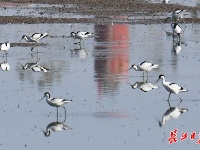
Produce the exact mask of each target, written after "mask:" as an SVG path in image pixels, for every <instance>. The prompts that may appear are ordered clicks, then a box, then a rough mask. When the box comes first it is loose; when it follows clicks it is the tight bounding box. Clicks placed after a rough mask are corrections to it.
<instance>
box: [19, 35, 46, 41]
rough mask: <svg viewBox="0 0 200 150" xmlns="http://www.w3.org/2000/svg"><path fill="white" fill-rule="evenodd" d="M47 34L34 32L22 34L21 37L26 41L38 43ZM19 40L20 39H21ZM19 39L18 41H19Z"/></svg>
mask: <svg viewBox="0 0 200 150" xmlns="http://www.w3.org/2000/svg"><path fill="white" fill-rule="evenodd" d="M46 36H48V34H47V33H34V34H33V35H31V36H26V35H23V36H22V39H21V40H23V39H25V40H26V42H33V43H39V40H41V39H43V38H44V37H46ZM21 40H20V41H21ZM20 41H19V42H20Z"/></svg>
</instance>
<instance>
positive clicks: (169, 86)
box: [0, 9, 188, 136]
mask: <svg viewBox="0 0 200 150" xmlns="http://www.w3.org/2000/svg"><path fill="white" fill-rule="evenodd" d="M184 11H185V10H180V9H176V10H175V11H174V12H173V13H172V16H171V17H168V18H166V20H168V19H170V20H172V21H173V23H172V24H171V28H172V32H173V38H174V36H177V37H178V38H177V40H178V42H179V43H180V40H181V39H180V35H181V27H180V26H179V24H178V22H179V20H180V19H181V18H182V13H183V12H184ZM47 36H48V34H47V33H34V34H33V35H31V36H26V35H23V36H22V39H21V40H20V41H22V40H23V39H24V40H25V41H26V42H30V43H39V41H40V40H41V39H43V38H45V37H47ZM69 37H72V38H74V39H79V40H80V41H79V42H78V43H74V44H81V42H82V40H83V39H84V38H88V37H92V33H90V32H80V31H78V32H76V33H75V32H71V35H70V36H69ZM20 41H19V42H20ZM9 49H10V42H5V43H3V44H1V47H0V50H1V51H4V53H6V55H7V54H8V50H9ZM20 65H21V66H22V69H24V70H26V69H32V70H33V71H36V72H40V71H43V72H48V70H49V69H47V68H45V67H43V66H41V65H39V64H38V62H36V63H27V64H25V65H22V64H20ZM4 68H5V70H9V68H8V67H7V68H6V67H4ZM155 68H158V65H157V64H152V63H150V62H147V61H144V62H142V63H140V64H139V65H135V64H134V65H132V66H131V68H130V69H135V70H136V71H143V75H144V72H146V74H147V77H148V72H149V71H151V70H152V69H155ZM130 69H129V70H130ZM159 79H161V80H162V84H163V86H164V87H165V89H166V90H167V91H168V92H169V97H168V100H169V98H170V95H171V93H175V94H176V95H178V94H179V93H180V92H187V91H188V90H186V89H184V88H183V87H181V86H179V85H178V84H175V83H172V82H167V81H166V80H165V76H164V75H160V76H159ZM159 79H158V80H159ZM158 80H157V81H158ZM157 81H156V83H157ZM137 86H139V87H140V88H141V89H142V90H143V91H148V90H149V89H151V88H157V87H156V86H149V87H151V88H149V87H148V88H145V86H143V84H140V83H136V84H134V85H132V87H133V88H136V87H137ZM45 97H46V102H47V103H48V104H49V105H50V106H52V107H56V108H57V112H58V107H63V108H64V110H65V107H64V106H63V105H64V104H66V103H69V102H72V100H67V99H62V98H51V97H50V93H48V92H45V93H44V97H43V98H42V99H44V98H45ZM178 97H179V98H180V100H181V101H182V99H181V97H180V96H179V95H178ZM42 99H41V100H42ZM185 111H186V110H185V109H180V108H179V107H175V108H173V109H172V107H171V106H170V109H169V110H168V111H167V112H166V113H165V114H164V116H163V119H162V121H161V122H160V125H161V126H163V125H164V124H165V122H166V120H168V119H169V118H170V117H172V118H173V117H174V118H175V117H178V116H179V115H180V114H181V113H183V112H185ZM65 115H66V110H65ZM48 134H49V131H46V132H45V135H47V136H48Z"/></svg>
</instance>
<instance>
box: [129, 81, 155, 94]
mask: <svg viewBox="0 0 200 150" xmlns="http://www.w3.org/2000/svg"><path fill="white" fill-rule="evenodd" d="M130 85H131V87H132V89H136V88H138V89H140V90H141V91H143V92H149V91H151V90H153V89H157V88H158V87H157V86H156V85H155V84H153V83H150V82H135V83H134V84H130Z"/></svg>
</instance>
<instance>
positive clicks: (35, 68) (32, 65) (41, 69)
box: [19, 50, 49, 72]
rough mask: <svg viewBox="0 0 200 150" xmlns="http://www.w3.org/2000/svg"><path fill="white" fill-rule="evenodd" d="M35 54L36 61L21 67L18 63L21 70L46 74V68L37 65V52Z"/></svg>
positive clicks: (38, 59)
mask: <svg viewBox="0 0 200 150" xmlns="http://www.w3.org/2000/svg"><path fill="white" fill-rule="evenodd" d="M36 54H37V61H36V62H31V63H26V64H25V65H22V64H20V63H19V64H20V65H21V67H22V69H23V70H27V69H30V70H32V71H34V72H48V71H49V69H48V68H46V67H44V66H42V65H39V61H40V58H39V56H38V50H37V53H36Z"/></svg>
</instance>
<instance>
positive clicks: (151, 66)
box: [129, 61, 158, 76]
mask: <svg viewBox="0 0 200 150" xmlns="http://www.w3.org/2000/svg"><path fill="white" fill-rule="evenodd" d="M155 68H158V65H157V64H152V63H150V62H147V61H144V62H142V63H140V64H139V65H135V64H133V65H132V66H131V68H130V69H134V70H135V71H144V72H146V73H147V76H148V71H151V70H152V69H155ZM130 69H129V70H130ZM143 75H144V73H143Z"/></svg>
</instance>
